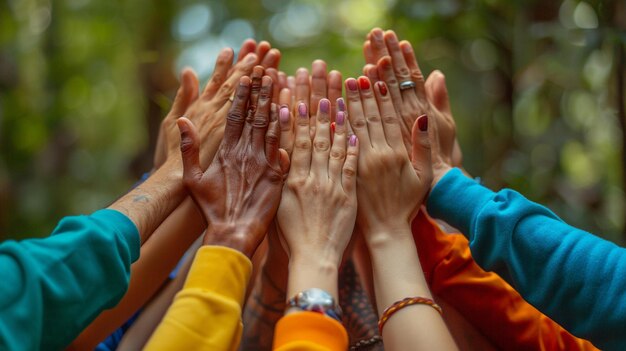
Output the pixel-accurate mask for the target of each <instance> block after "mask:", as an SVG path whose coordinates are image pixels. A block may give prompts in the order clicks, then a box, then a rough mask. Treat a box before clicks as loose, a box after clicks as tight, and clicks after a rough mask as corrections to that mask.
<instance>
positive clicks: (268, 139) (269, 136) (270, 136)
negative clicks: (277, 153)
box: [265, 131, 280, 145]
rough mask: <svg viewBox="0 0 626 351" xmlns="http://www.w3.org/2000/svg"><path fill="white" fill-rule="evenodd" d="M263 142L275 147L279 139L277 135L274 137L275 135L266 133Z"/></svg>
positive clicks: (269, 132) (270, 132)
mask: <svg viewBox="0 0 626 351" xmlns="http://www.w3.org/2000/svg"><path fill="white" fill-rule="evenodd" d="M265 142H267V143H268V144H272V145H275V144H278V143H279V142H280V138H279V137H278V135H276V133H274V132H272V131H268V132H267V134H265Z"/></svg>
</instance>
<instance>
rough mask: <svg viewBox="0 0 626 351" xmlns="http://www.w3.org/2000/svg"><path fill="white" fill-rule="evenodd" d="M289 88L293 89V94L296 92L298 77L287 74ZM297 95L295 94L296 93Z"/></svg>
mask: <svg viewBox="0 0 626 351" xmlns="http://www.w3.org/2000/svg"><path fill="white" fill-rule="evenodd" d="M287 88H289V90H291V91H292V94H294V93H295V91H296V77H294V76H287ZM294 96H295V94H294Z"/></svg>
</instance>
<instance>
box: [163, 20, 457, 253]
mask: <svg viewBox="0 0 626 351" xmlns="http://www.w3.org/2000/svg"><path fill="white" fill-rule="evenodd" d="M363 51H364V56H365V62H366V64H365V66H364V67H363V76H361V77H359V78H358V79H354V78H348V79H347V80H345V82H342V74H341V73H340V72H338V71H331V72H327V65H326V63H325V62H324V61H321V60H316V61H314V62H313V64H312V70H311V74H309V72H308V71H307V70H306V69H304V68H301V69H298V70H297V72H296V74H295V76H288V75H287V74H285V73H283V72H280V71H279V70H278V64H279V62H280V58H281V56H280V55H281V54H280V52H279V51H278V50H277V49H275V48H271V46H270V44H269V43H267V42H261V43H259V44H257V43H256V42H255V41H253V40H247V41H246V42H244V43H243V45H242V47H241V49H240V51H239V55H238V58H237V60H234V53H233V50H232V49H229V48H227V49H223V50H222V51H221V52H220V54H219V56H218V58H217V62H216V65H215V70H214V72H213V75H212V77H211V79H210V81H209V82H208V83H207V85H206V87H205V89H204V90H203V91H201V92H199V89H198V86H199V83H198V79H197V77H196V75H195V73H194V72H193V71H192V70H191V69H185V70H184V71H183V72H182V76H181V86H180V88H179V90H178V92H177V95H176V98H175V100H174V103H173V106H172V109H171V111H170V112H169V114H168V115H167V116H166V118H165V119H164V120H163V123H162V125H161V129H160V135H159V138H158V142H157V151H156V153H155V160H154V161H155V167H157V168H159V167H170V169H172V170H173V172H177V171H182V179H183V182H184V184H185V185H186V187H187V189H188V191H189V194H190V195H191V196H192V198H193V199H194V201H195V202H196V204H197V205H198V207H199V208H200V210H201V212H202V213H203V215H204V218H205V220H206V221H207V225H208V227H207V232H206V235H205V237H204V244H208V245H220V246H227V247H231V248H233V249H236V250H238V251H240V252H242V253H243V254H245V255H246V256H248V257H252V255H253V254H254V252H255V250H256V248H257V247H258V246H259V244H260V243H261V241H262V240H263V239H264V237H265V235H266V233H268V231H269V233H270V234H269V235H270V236H275V237H274V238H273V240H274V241H279V242H280V244H281V246H282V248H283V249H284V250H285V252H286V253H287V255H288V256H289V257H290V258H293V257H294V256H295V257H300V258H305V259H306V258H312V259H315V260H325V261H327V262H329V263H334V264H339V263H340V261H341V259H342V255H343V252H344V250H345V249H346V247H347V245H348V243H349V241H350V238H351V236H352V233H353V231H354V228H355V223H356V227H357V228H358V230H359V231H360V232H361V233H363V235H364V238H365V241H366V243H368V244H369V245H372V244H373V243H375V242H376V241H377V240H379V239H380V240H383V239H392V237H393V235H394V233H395V232H396V229H400V228H405V227H406V226H409V225H410V222H411V220H412V219H413V218H414V216H415V215H416V214H417V212H418V210H419V208H420V206H421V205H422V203H423V202H424V199H425V198H426V196H427V194H428V193H429V191H430V190H431V189H432V187H433V186H434V185H435V184H436V183H437V182H438V180H439V179H440V178H441V177H442V176H443V175H444V174H445V173H446V172H447V171H448V170H449V169H450V168H451V167H460V165H461V152H460V148H459V146H458V143H457V141H456V136H455V123H454V120H453V118H452V115H451V112H450V106H449V101H448V95H447V90H446V86H445V79H444V76H443V74H442V73H441V72H439V71H434V72H433V73H432V74H430V76H429V77H428V79H426V80H425V79H424V76H423V75H422V73H421V71H420V68H419V66H418V63H417V60H416V58H415V54H414V51H413V48H412V46H411V44H410V43H409V42H408V41H399V39H398V37H397V36H396V34H395V33H394V32H393V31H383V30H381V29H379V28H375V29H373V30H372V31H371V32H370V33H369V34H368V35H367V38H366V41H365V43H364V46H363ZM407 81H412V82H414V83H415V87H414V88H409V89H401V88H400V83H402V82H407ZM342 84H343V85H345V91H346V99H345V100H344V99H343V98H342ZM346 102H347V103H346ZM397 232H399V233H400V232H403V231H397ZM271 240H272V238H270V241H271Z"/></svg>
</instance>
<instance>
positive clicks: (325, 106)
mask: <svg viewBox="0 0 626 351" xmlns="http://www.w3.org/2000/svg"><path fill="white" fill-rule="evenodd" d="M320 111H322V113H328V112H330V101H329V100H328V99H322V100H320Z"/></svg>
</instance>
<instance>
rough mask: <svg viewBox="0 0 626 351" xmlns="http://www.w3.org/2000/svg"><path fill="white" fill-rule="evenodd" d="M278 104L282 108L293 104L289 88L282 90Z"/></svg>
mask: <svg viewBox="0 0 626 351" xmlns="http://www.w3.org/2000/svg"><path fill="white" fill-rule="evenodd" d="M278 102H279V104H280V106H283V105H290V104H291V90H290V89H289V88H283V89H281V91H280V96H279V97H278Z"/></svg>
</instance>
